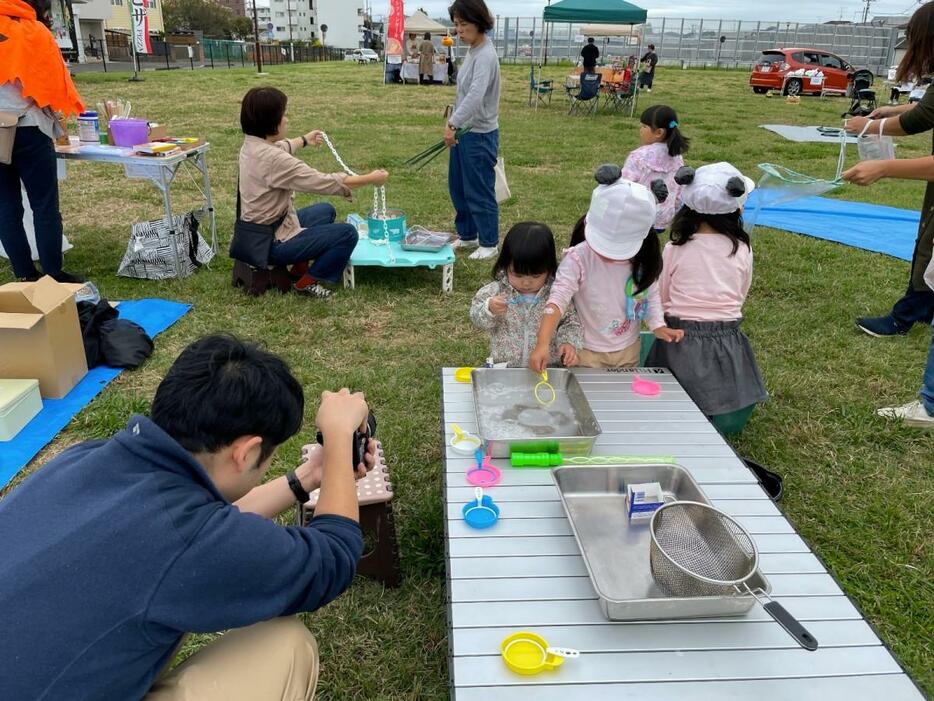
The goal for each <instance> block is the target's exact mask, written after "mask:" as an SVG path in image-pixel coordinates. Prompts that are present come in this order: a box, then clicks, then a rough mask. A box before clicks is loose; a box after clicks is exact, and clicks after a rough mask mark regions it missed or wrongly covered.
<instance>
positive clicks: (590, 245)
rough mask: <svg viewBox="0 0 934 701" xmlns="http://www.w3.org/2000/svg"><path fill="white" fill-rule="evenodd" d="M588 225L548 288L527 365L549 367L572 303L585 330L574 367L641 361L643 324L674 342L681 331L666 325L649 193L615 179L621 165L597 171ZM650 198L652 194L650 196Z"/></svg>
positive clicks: (658, 188)
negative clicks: (555, 340)
mask: <svg viewBox="0 0 934 701" xmlns="http://www.w3.org/2000/svg"><path fill="white" fill-rule="evenodd" d="M597 181H598V182H599V183H601V184H600V185H598V186H597V187H596V189H594V191H593V195H592V197H591V200H590V209H589V210H588V212H587V219H586V224H585V227H586V240H585V241H584V242H583V243H581V244H578V245H577V246H575V247H573V248H571V249H570V250H569V251H568V252H567V254H566V255H565V256H564V259H563V260H562V261H561V265H560V266H559V267H558V273H557V275H556V277H555V282H554V284H553V285H552V287H551V294H550V295H549V297H548V304H547V305H546V306H545V310H544V314H543V315H542V323H541V326H540V327H539V331H538V340H537V343H536V346H535V350H534V351H533V352H532V355H531V357H530V358H529V367H530V368H531V369H532V370H535V371H536V372H541V371H542V370H543V369H544V368H545V366H546V365H547V363H548V360H549V349H550V346H551V341H552V338H553V337H554V334H555V330H556V329H557V327H558V324H559V322H560V321H561V319H562V317H563V316H564V315H565V314H566V313H567V312H568V310H569V309H570V307H571V303H572V301H573V303H574V306H576V308H577V314H578V317H579V318H580V322H581V326H582V327H583V348H582V349H581V350H580V352H579V353H578V354H577V355H578V364H579V365H581V366H583V367H592V368H620V367H634V366H635V365H637V364H638V362H639V349H640V342H639V332H640V330H641V326H642V322H643V321H645V322H646V324H647V325H648V327H649V329H650V330H652V331H653V332H654V333H655V337H656V338H657V339H659V340H661V341H664V342H672V341H674V342H677V341H679V340H680V339H681V336H682V332H681V331H676V330H673V329H669V328H667V327H666V326H665V320H664V316H663V314H662V307H661V300H660V297H659V294H658V284H657V280H658V277H659V275H660V274H661V270H662V260H661V255H660V251H659V243H658V236H657V235H656V234H654V233H652V225H653V223H654V222H655V217H656V214H657V208H656V197H657V198H658V199H661V200H664V198H665V195H664V193H665V187H664V184H663V183H661V182H658V183H653V191H649V189H648V188H646V187H644V186H643V185H640V184H638V183H632V182H629V181H628V180H622V179H620V168H619V166H601V167H600V168H599V169H598V170H597ZM653 193H654V194H653Z"/></svg>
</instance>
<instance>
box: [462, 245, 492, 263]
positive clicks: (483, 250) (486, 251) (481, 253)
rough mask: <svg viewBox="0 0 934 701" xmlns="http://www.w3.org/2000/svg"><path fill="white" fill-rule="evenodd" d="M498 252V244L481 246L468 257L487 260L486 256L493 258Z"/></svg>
mask: <svg viewBox="0 0 934 701" xmlns="http://www.w3.org/2000/svg"><path fill="white" fill-rule="evenodd" d="M497 253H498V251H497V250H496V246H480V248H478V249H477V250H476V251H474V252H473V253H471V254H470V255H469V256H468V258H470V260H485V259H486V258H492V257H493V256H495V255H496V254H497Z"/></svg>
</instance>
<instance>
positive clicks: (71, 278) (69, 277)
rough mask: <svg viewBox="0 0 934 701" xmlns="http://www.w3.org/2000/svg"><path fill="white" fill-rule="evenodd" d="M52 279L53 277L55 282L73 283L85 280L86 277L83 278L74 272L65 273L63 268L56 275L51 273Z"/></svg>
mask: <svg viewBox="0 0 934 701" xmlns="http://www.w3.org/2000/svg"><path fill="white" fill-rule="evenodd" d="M52 279H54V280H55V282H66V283H75V284H80V283H83V282H87V278H83V277H81V276H80V275H75V274H74V273H66V272H65V271H64V270H63V271H62V272H60V273H59V274H58V275H53V276H52Z"/></svg>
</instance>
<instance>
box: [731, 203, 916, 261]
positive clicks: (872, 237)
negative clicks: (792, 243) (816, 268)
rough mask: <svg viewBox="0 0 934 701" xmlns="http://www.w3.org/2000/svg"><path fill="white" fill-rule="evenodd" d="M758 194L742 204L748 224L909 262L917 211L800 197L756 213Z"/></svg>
mask: <svg viewBox="0 0 934 701" xmlns="http://www.w3.org/2000/svg"><path fill="white" fill-rule="evenodd" d="M758 194H759V193H758V191H757V192H753V193H752V194H751V195H750V196H749V201H748V202H747V203H746V219H747V224H748V225H752V224H755V225H756V226H768V227H771V228H773V229H782V230H783V231H791V232H793V233H796V234H805V235H807V236H813V237H815V238H819V239H824V240H825V241H834V242H836V243H842V244H845V245H847V246H853V247H854V248H862V249H863V250H866V251H874V252H876V253H885V254H886V255H889V256H894V257H895V258H901V259H902V260H908V261H910V260H911V254H912V252H913V251H914V246H915V238H916V237H917V235H918V222H919V221H920V219H921V213H920V212H915V211H912V210H908V209H899V208H897V207H884V206H882V205H877V204H869V203H866V202H848V201H846V200H834V199H830V198H828V197H803V198H801V199H799V200H795V201H794V202H788V203H785V204H779V205H776V206H774V207H762V208H761V209H758V210H757V195H758Z"/></svg>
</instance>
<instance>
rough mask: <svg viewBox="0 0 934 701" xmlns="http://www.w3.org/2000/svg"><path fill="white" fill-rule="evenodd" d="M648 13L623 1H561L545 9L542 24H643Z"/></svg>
mask: <svg viewBox="0 0 934 701" xmlns="http://www.w3.org/2000/svg"><path fill="white" fill-rule="evenodd" d="M647 15H648V13H647V12H646V11H645V10H643V9H642V8H641V7H636V6H635V5H633V4H632V3H629V2H625V0H561V1H560V2H556V3H555V4H554V5H549V6H548V7H546V8H545V12H544V13H543V14H542V21H544V22H567V23H574V24H584V23H587V22H592V23H594V24H645V18H646V16H647Z"/></svg>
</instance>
